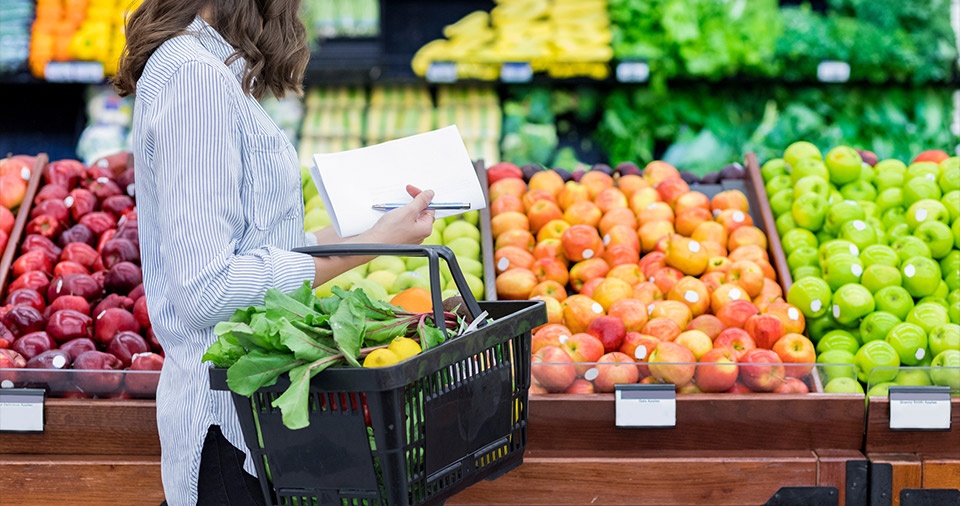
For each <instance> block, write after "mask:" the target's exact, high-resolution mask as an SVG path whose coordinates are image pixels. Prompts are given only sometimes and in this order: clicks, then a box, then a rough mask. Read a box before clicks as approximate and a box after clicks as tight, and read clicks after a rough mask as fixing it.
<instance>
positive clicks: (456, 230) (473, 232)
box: [443, 220, 480, 245]
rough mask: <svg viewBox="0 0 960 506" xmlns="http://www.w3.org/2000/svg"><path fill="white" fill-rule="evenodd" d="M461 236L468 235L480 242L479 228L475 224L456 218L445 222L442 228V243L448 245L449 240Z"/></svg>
mask: <svg viewBox="0 0 960 506" xmlns="http://www.w3.org/2000/svg"><path fill="white" fill-rule="evenodd" d="M461 237H469V238H471V239H473V240H475V241H477V242H480V229H478V228H477V227H476V225H474V224H472V223H470V222H468V221H466V220H456V221H454V222H452V223H449V224H447V226H446V228H444V229H443V243H444V244H447V245H449V244H450V242H452V241H454V240H455V239H459V238H461Z"/></svg>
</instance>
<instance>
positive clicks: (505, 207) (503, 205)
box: [490, 194, 525, 216]
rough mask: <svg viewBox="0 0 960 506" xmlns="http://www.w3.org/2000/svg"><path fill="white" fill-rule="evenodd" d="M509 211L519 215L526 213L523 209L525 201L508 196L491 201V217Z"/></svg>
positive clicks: (514, 196)
mask: <svg viewBox="0 0 960 506" xmlns="http://www.w3.org/2000/svg"><path fill="white" fill-rule="evenodd" d="M507 211H514V212H517V213H522V212H524V211H525V209H524V208H523V201H522V200H520V197H518V196H516V195H511V194H506V195H501V196H499V197H497V198H496V199H495V200H491V201H490V216H496V215H498V214H501V213H505V212H507Z"/></svg>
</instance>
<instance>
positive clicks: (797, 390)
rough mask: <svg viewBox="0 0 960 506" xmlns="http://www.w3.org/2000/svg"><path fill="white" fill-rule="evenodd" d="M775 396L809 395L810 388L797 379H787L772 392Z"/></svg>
mask: <svg viewBox="0 0 960 506" xmlns="http://www.w3.org/2000/svg"><path fill="white" fill-rule="evenodd" d="M773 393H775V394H806V393H810V388H809V387H808V386H807V384H806V383H804V382H803V381H801V380H798V379H797V378H787V379H786V380H784V382H783V384H782V385H780V386H778V387H777V389H776V390H774V391H773Z"/></svg>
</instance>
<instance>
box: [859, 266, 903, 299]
mask: <svg viewBox="0 0 960 506" xmlns="http://www.w3.org/2000/svg"><path fill="white" fill-rule="evenodd" d="M901 279H902V278H901V276H900V269H897V268H896V267H891V266H889V265H881V264H874V265H870V266H868V267H867V268H866V269H864V270H863V276H861V277H860V284H862V285H863V286H864V287H866V289H867V290H870V293H877V292H879V291H880V289H881V288H883V287H886V286H900V282H901Z"/></svg>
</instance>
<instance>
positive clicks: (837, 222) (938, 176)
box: [761, 142, 960, 395]
mask: <svg viewBox="0 0 960 506" xmlns="http://www.w3.org/2000/svg"><path fill="white" fill-rule="evenodd" d="M761 174H762V176H763V180H764V185H765V187H766V192H767V195H768V197H769V200H770V208H771V210H772V211H773V214H774V216H775V217H776V228H777V232H778V233H779V235H780V241H781V244H782V245H783V251H784V254H785V255H786V258H787V265H788V267H789V271H790V274H791V277H792V278H793V284H792V285H791V286H790V288H789V290H788V292H787V301H788V302H789V303H790V304H793V305H794V306H796V307H798V308H800V309H801V311H803V313H804V316H806V318H807V333H808V336H809V337H810V339H811V340H812V341H813V342H814V343H816V346H817V362H818V363H821V364H853V365H854V366H855V368H856V371H855V372H854V371H853V369H852V368H842V367H836V368H832V367H827V368H825V372H826V375H827V378H826V380H827V389H828V391H851V392H863V391H864V390H863V387H862V386H861V384H860V383H858V382H857V381H856V380H859V381H860V382H862V383H863V384H866V385H868V392H867V393H868V395H885V393H886V391H887V389H888V388H889V387H890V386H891V385H931V384H935V385H946V386H949V387H950V388H951V390H952V391H954V392H955V393H956V392H960V158H957V157H948V156H947V154H946V153H944V152H942V151H927V152H924V153H921V155H919V156H918V157H917V158H916V159H914V161H913V162H912V163H911V164H910V165H909V166H908V165H906V164H905V163H903V162H901V161H900V160H894V159H890V160H883V161H879V162H878V161H877V159H876V156H874V155H873V154H872V153H870V152H869V151H857V150H855V149H853V148H850V147H847V146H839V147H835V148H833V149H831V150H830V151H829V152H827V154H826V157H824V156H823V155H822V154H821V152H820V150H819V149H818V148H817V147H816V146H814V145H813V144H811V143H808V142H796V143H794V144H791V145H790V146H789V147H788V148H787V150H786V151H785V152H784V155H783V158H777V159H773V160H769V161H767V162H766V163H765V164H764V165H763V167H762V169H761ZM854 375H855V376H856V377H855V378H854V377H853V376H854Z"/></svg>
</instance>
